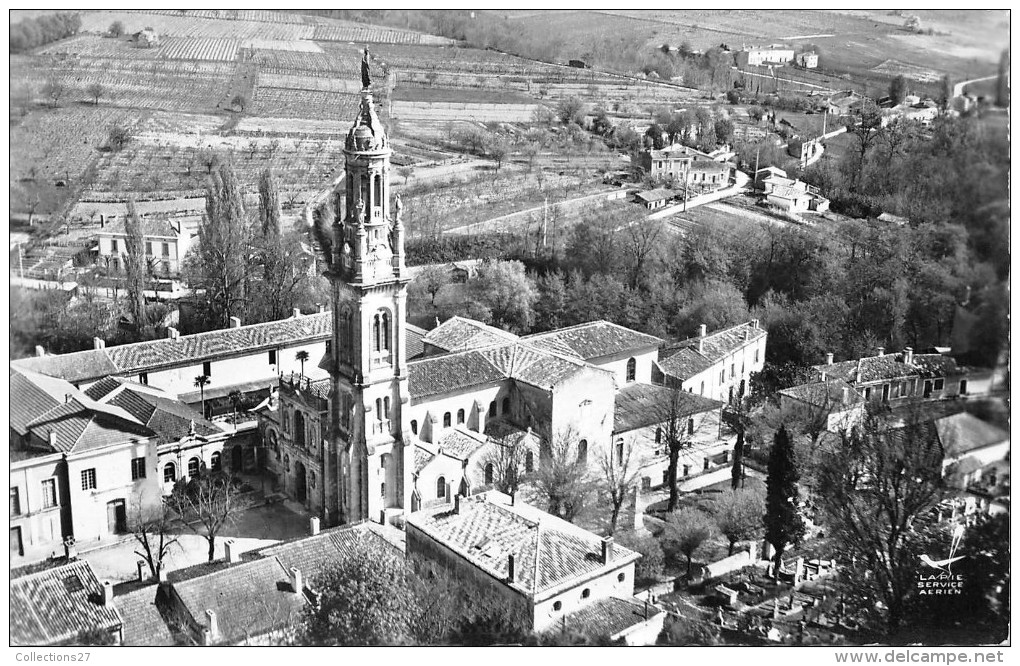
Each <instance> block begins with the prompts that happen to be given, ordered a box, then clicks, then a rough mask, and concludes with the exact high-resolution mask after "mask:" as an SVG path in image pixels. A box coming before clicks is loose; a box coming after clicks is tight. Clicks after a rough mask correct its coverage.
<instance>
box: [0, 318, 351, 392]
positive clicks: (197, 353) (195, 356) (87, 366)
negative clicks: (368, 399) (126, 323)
mask: <svg viewBox="0 0 1020 666" xmlns="http://www.w3.org/2000/svg"><path fill="white" fill-rule="evenodd" d="M332 331H333V318H332V315H331V313H329V312H323V313H316V314H310V315H302V316H301V317H297V318H294V317H291V318H290V319H282V320H280V321H271V322H267V323H264V324H252V325H250V326H241V327H239V328H226V329H220V330H216V331H207V332H205V333H196V334H194V335H182V336H180V337H179V338H176V339H170V338H164V339H160V340H149V341H147V342H136V343H133V344H129V345H119V346H116V347H107V348H104V349H92V350H87V351H81V352H75V353H73V354H60V355H56V356H38V357H31V358H24V359H18V360H16V361H12V362H11V363H12V365H14V366H15V367H17V368H25V369H28V370H34V371H36V372H40V373H42V374H45V375H50V376H53V377H60V378H62V379H66V380H68V381H70V382H80V381H87V380H92V379H97V378H99V377H103V376H106V375H116V374H119V373H128V372H131V373H135V372H145V371H149V370H152V369H155V368H160V367H164V366H172V365H176V364H184V363H195V362H197V361H201V360H205V359H210V358H215V357H218V356H232V355H235V354H241V353H246V352H253V351H258V350H260V349H269V348H272V347H277V346H281V345H289V344H293V343H295V342H300V341H304V340H316V339H325V338H328V337H329V336H330V335H331V334H332Z"/></svg>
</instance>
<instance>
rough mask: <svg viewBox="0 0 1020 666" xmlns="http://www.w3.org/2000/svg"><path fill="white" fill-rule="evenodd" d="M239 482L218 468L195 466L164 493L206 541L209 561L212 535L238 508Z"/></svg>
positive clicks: (213, 541) (213, 552) (213, 555)
mask: <svg viewBox="0 0 1020 666" xmlns="http://www.w3.org/2000/svg"><path fill="white" fill-rule="evenodd" d="M240 493H241V484H240V482H238V481H235V480H234V479H231V478H230V477H229V476H227V475H226V474H225V473H224V472H221V471H216V472H212V471H207V470H204V469H201V470H199V472H198V474H197V475H196V476H194V477H192V478H191V479H187V480H186V479H181V480H180V481H178V482H177V483H176V485H174V489H173V492H171V493H170V495H169V496H168V497H167V505H168V506H169V507H170V508H171V509H173V511H174V512H176V513H177V515H179V516H180V517H181V520H183V521H184V524H185V525H187V526H188V528H189V529H191V530H192V531H193V532H195V534H199V535H201V536H202V537H203V538H204V539H205V540H206V542H207V543H208V544H209V561H210V562H212V561H213V560H214V559H216V535H218V534H219V532H220V530H221V529H222V528H223V526H224V525H226V524H227V523H228V522H231V521H232V520H233V519H234V516H235V515H236V514H237V512H238V511H240V510H241V508H242V507H241V505H240V502H239V499H240Z"/></svg>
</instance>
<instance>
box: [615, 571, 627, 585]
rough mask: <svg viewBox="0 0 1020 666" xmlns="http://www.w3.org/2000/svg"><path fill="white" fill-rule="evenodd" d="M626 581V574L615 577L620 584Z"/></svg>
mask: <svg viewBox="0 0 1020 666" xmlns="http://www.w3.org/2000/svg"><path fill="white" fill-rule="evenodd" d="M626 579H627V574H623V573H622V574H620V575H619V576H617V577H616V580H618V581H620V582H621V583H622V582H623V581H625V580H626Z"/></svg>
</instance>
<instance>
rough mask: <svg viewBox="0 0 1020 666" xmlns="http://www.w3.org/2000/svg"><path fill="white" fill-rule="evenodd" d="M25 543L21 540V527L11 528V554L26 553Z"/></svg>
mask: <svg viewBox="0 0 1020 666" xmlns="http://www.w3.org/2000/svg"><path fill="white" fill-rule="evenodd" d="M24 554H25V544H24V543H22V542H21V527H20V526H19V527H12V528H11V555H12V556H14V555H19V556H20V555H24Z"/></svg>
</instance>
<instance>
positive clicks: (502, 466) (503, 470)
mask: <svg viewBox="0 0 1020 666" xmlns="http://www.w3.org/2000/svg"><path fill="white" fill-rule="evenodd" d="M486 434H488V436H489V439H490V444H489V446H488V448H487V450H486V451H485V452H484V454H483V455H482V456H481V459H480V460H479V462H478V466H479V467H480V468H481V469H482V470H483V476H484V470H485V468H487V467H488V466H490V465H491V466H492V486H493V488H495V489H496V490H498V491H499V492H501V493H505V494H507V495H514V494H516V493H517V491H518V490H519V489H520V487H521V483H522V482H523V481H524V478H525V477H526V476H527V475H528V474H529V472H532V471H534V470H528V468H527V458H528V453H529V452H530V451H529V449H528V446H527V444H526V442H525V435H522V434H521V433H520V431H509V432H502V431H501V430H500V429H499V428H492V429H490V428H488V427H486ZM532 455H534V454H533V453H532Z"/></svg>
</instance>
